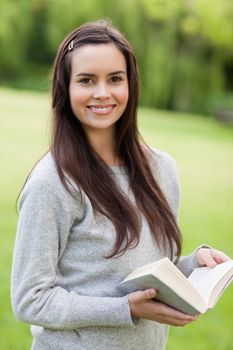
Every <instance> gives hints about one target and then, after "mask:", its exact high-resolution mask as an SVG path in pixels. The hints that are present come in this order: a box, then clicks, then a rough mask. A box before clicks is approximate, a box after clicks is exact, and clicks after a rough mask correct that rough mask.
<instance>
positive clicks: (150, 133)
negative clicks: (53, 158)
mask: <svg viewBox="0 0 233 350" xmlns="http://www.w3.org/2000/svg"><path fill="white" fill-rule="evenodd" d="M0 110H1V114H0V120H1V127H0V159H1V169H2V170H1V181H0V193H1V197H0V216H1V220H0V232H1V235H0V249H1V254H0V269H1V271H0V273H1V283H0V295H1V298H0V334H1V337H0V349H2V350H27V349H29V348H30V342H31V337H30V332H29V327H28V326H27V325H24V324H22V323H20V322H18V321H17V320H15V318H14V316H13V315H12V313H11V307H10V297H9V285H10V269H11V259H12V250H13V244H14V238H15V230H16V220H17V214H16V210H15V200H16V197H17V194H18V192H19V190H20V188H21V186H22V184H23V181H24V179H25V177H26V175H27V173H28V171H29V170H30V168H31V166H32V165H33V164H34V162H35V161H36V160H37V159H38V158H39V157H40V155H41V154H42V153H43V152H44V151H45V150H46V149H47V145H48V139H49V138H48V134H49V117H50V107H49V98H48V96H47V95H45V94H39V93H28V92H27V93H26V92H16V91H13V90H8V89H3V88H1V89H0ZM139 116H140V118H139V124H140V130H141V134H142V135H143V137H144V139H145V140H146V141H147V143H148V144H150V145H151V146H154V147H158V148H161V149H163V150H165V151H167V152H168V153H170V154H171V155H172V156H174V157H175V159H176V161H177V164H178V168H179V174H180V182H181V211H180V225H181V229H182V231H183V236H184V249H183V253H184V254H186V253H188V252H190V251H191V250H193V249H194V248H195V247H196V246H198V245H199V244H201V243H203V242H204V243H208V244H210V245H212V246H214V247H217V248H219V249H221V250H224V251H225V252H226V253H227V254H229V255H231V256H233V213H232V208H233V128H232V127H227V126H225V125H221V124H219V123H217V122H216V121H215V120H213V119H211V118H202V117H196V116H192V115H184V114H180V113H168V112H162V111H155V110H147V109H140V113H139ZM232 292H233V285H231V286H230V287H229V288H228V289H227V290H226V291H225V292H224V297H223V298H222V299H221V300H220V301H219V302H218V304H217V305H216V307H215V308H214V310H212V311H209V312H207V313H206V314H205V315H202V316H201V317H200V319H199V321H197V322H194V323H193V324H191V325H188V326H186V327H184V328H171V330H170V336H169V342H168V350H178V349H179V350H180V349H186V348H188V349H189V350H194V349H195V350H196V349H197V348H198V350H230V349H232V348H233V345H232V344H233V333H232V321H233V316H232V315H233V298H232ZM122 350H123V349H122Z"/></svg>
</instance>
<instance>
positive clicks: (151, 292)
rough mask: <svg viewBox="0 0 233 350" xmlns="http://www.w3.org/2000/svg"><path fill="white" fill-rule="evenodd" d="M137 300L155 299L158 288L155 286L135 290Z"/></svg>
mask: <svg viewBox="0 0 233 350" xmlns="http://www.w3.org/2000/svg"><path fill="white" fill-rule="evenodd" d="M133 294H134V298H135V301H137V302H140V301H144V300H150V299H153V298H154V297H155V296H156V290H155V289H153V288H150V289H146V290H143V291H137V292H134V293H133Z"/></svg>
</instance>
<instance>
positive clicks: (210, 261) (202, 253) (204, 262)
mask: <svg viewBox="0 0 233 350" xmlns="http://www.w3.org/2000/svg"><path fill="white" fill-rule="evenodd" d="M196 257H197V262H198V264H199V265H200V266H207V267H215V266H216V265H218V264H221V263H223V262H225V261H228V260H231V259H230V258H229V256H227V255H226V254H224V253H223V252H221V251H219V250H216V249H212V248H200V249H198V251H197V252H196Z"/></svg>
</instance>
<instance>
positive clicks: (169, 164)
mask: <svg viewBox="0 0 233 350" xmlns="http://www.w3.org/2000/svg"><path fill="white" fill-rule="evenodd" d="M147 158H148V160H149V164H150V166H151V169H152V171H153V173H154V174H155V176H156V175H157V176H158V177H161V176H162V177H163V176H166V175H167V176H169V177H171V176H174V177H177V165H176V161H175V159H174V158H173V157H172V156H171V155H170V154H168V153H166V152H164V151H162V150H160V149H157V148H148V149H147Z"/></svg>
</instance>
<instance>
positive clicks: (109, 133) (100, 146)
mask: <svg viewBox="0 0 233 350" xmlns="http://www.w3.org/2000/svg"><path fill="white" fill-rule="evenodd" d="M88 138H89V140H90V142H91V144H92V146H93V148H94V149H95V151H96V153H97V154H98V155H99V157H100V158H102V159H103V161H104V162H105V163H106V164H107V165H109V166H119V165H121V162H120V159H119V157H118V156H117V155H116V139H115V129H113V128H111V129H108V130H102V129H101V130H94V131H93V132H91V131H90V132H88Z"/></svg>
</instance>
